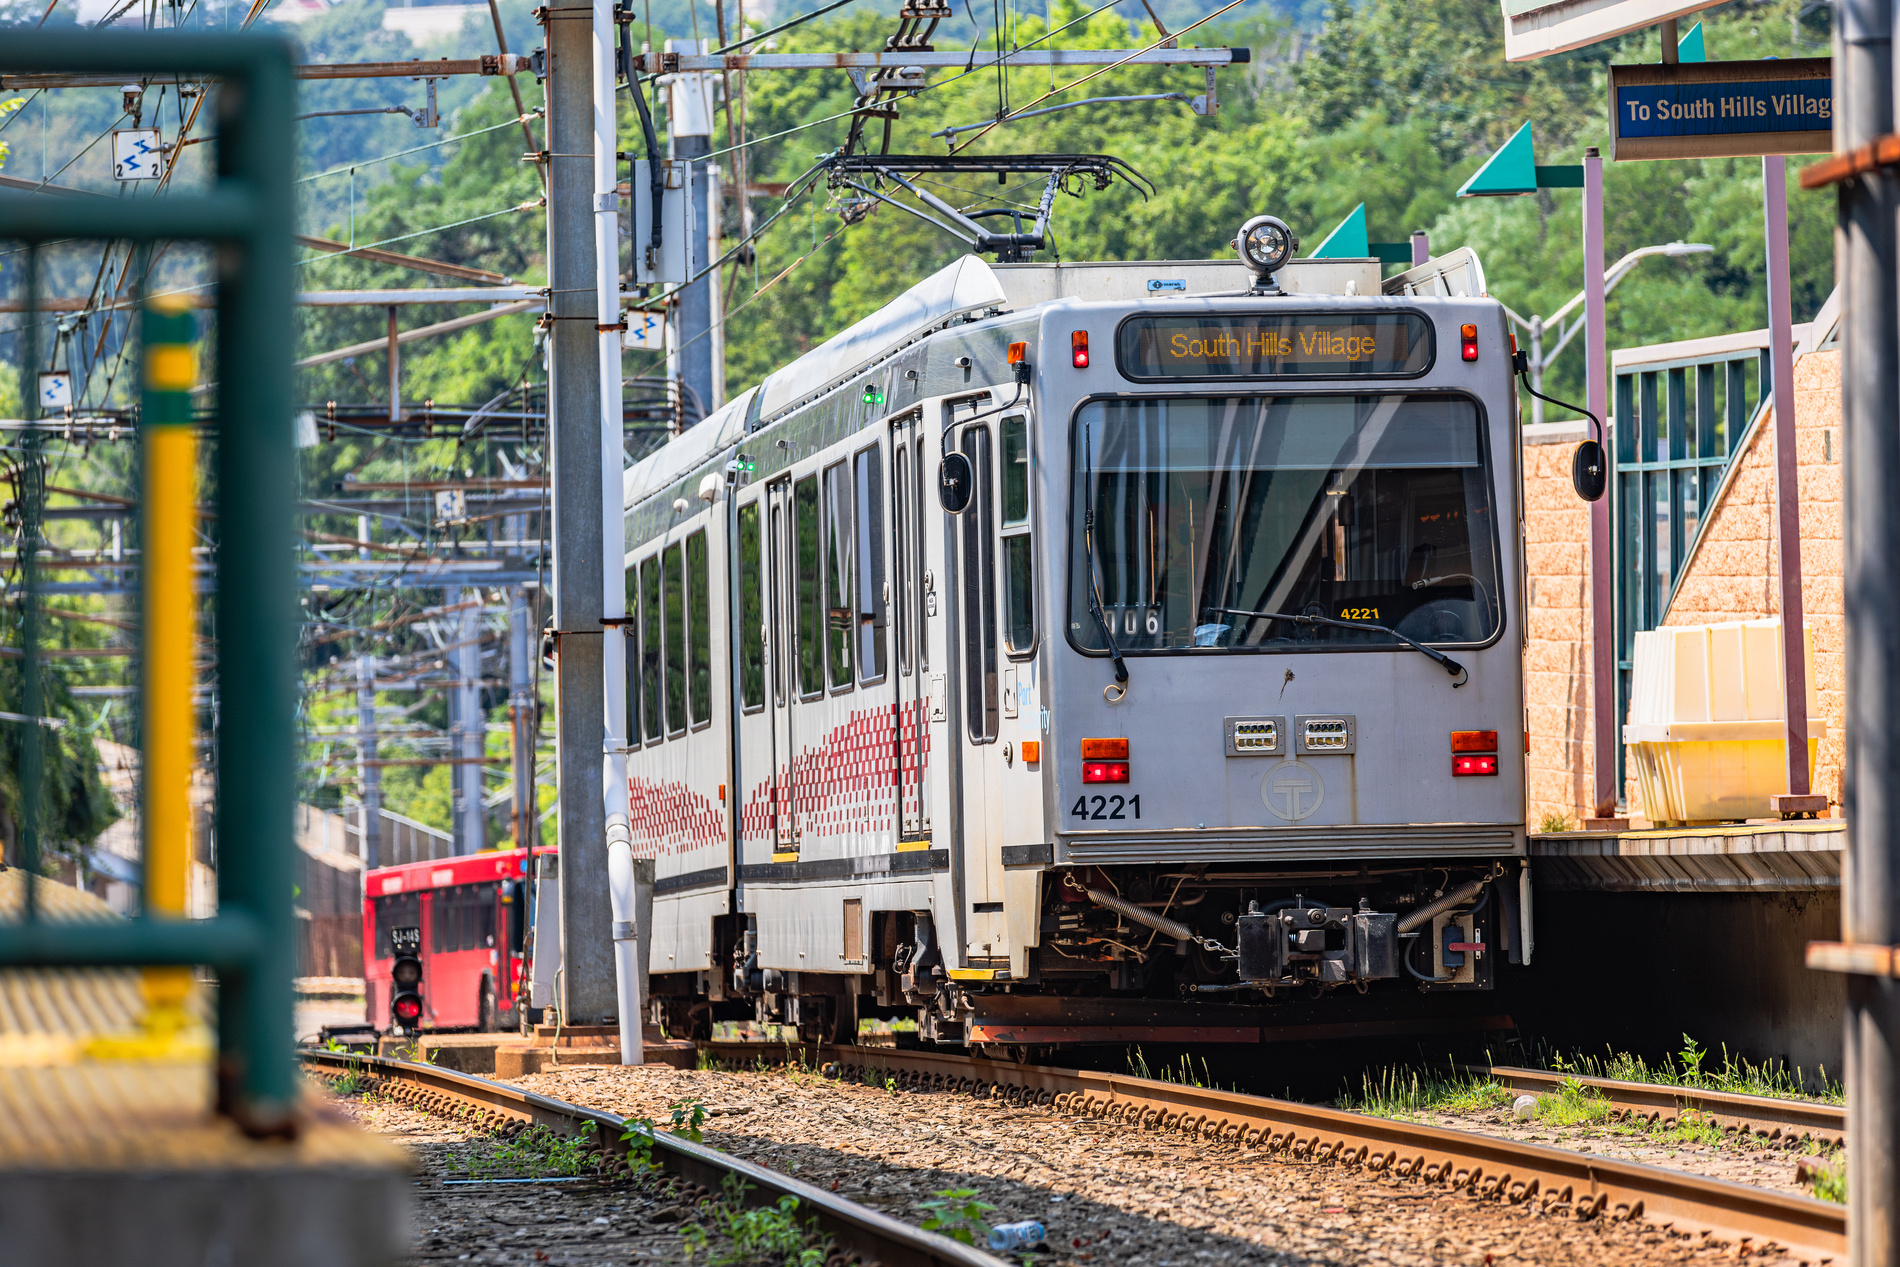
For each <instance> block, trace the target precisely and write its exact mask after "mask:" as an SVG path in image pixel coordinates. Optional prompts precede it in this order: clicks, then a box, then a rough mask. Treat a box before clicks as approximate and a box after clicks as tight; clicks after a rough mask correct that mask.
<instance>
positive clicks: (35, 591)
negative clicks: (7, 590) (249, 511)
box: [14, 244, 46, 923]
mask: <svg viewBox="0 0 1900 1267" xmlns="http://www.w3.org/2000/svg"><path fill="white" fill-rule="evenodd" d="M39 287H40V251H39V247H38V245H37V244H36V245H34V246H33V247H32V248H31V249H30V250H28V251H27V253H26V338H25V344H26V358H25V372H24V373H22V374H21V375H20V394H21V396H25V395H27V393H29V392H30V393H32V397H33V403H32V404H31V405H29V406H28V407H27V408H26V410H25V413H26V417H27V429H26V438H25V442H24V444H23V445H22V446H21V447H22V448H24V449H25V450H26V456H25V461H23V462H22V463H21V468H20V487H19V488H18V489H16V490H14V491H15V492H16V493H17V494H18V495H19V498H20V589H21V608H20V711H21V712H22V713H23V714H25V715H26V716H27V717H28V718H29V719H30V720H28V721H25V722H22V723H21V735H20V867H21V869H22V870H23V871H25V872H26V885H25V892H24V894H23V896H22V899H21V901H22V906H23V910H22V918H23V919H24V920H25V921H26V922H27V923H31V922H32V921H33V918H34V914H35V912H34V898H35V896H36V895H35V893H34V889H35V888H37V887H38V885H39V871H40V790H41V789H40V784H41V783H42V782H44V779H45V774H44V771H45V768H46V767H45V750H44V748H43V747H42V745H43V744H44V743H45V742H46V740H45V735H44V728H43V727H42V726H41V725H40V723H39V721H38V719H39V718H40V717H42V716H44V715H45V714H44V712H43V710H42V697H41V692H40V647H39V643H40V585H39V553H40V523H41V517H42V511H43V509H44V507H45V504H46V490H45V480H44V479H43V478H42V475H43V472H42V471H41V470H40V446H41V445H42V444H43V443H44V437H43V436H42V434H41V432H40V428H39V417H40V393H39V372H40V360H39V357H40V341H39V330H38V321H39V314H38V313H37V312H35V311H34V309H35V308H36V307H37V306H38V300H39Z"/></svg>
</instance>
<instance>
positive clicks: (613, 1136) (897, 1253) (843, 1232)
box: [298, 1051, 1007, 1267]
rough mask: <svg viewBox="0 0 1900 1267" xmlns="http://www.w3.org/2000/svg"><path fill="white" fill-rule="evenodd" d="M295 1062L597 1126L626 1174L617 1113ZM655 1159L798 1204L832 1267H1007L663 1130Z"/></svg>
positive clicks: (348, 1061) (331, 1063)
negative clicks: (826, 1242)
mask: <svg viewBox="0 0 1900 1267" xmlns="http://www.w3.org/2000/svg"><path fill="white" fill-rule="evenodd" d="M298 1055H299V1057H300V1058H301V1059H302V1060H303V1063H304V1064H305V1066H306V1067H308V1068H310V1069H312V1070H314V1071H316V1072H317V1073H318V1074H320V1075H331V1076H341V1075H343V1074H346V1073H351V1072H354V1073H356V1074H358V1075H359V1076H362V1077H364V1078H367V1079H369V1080H370V1081H371V1082H373V1083H375V1084H377V1085H378V1086H379V1087H380V1088H381V1089H383V1090H384V1091H385V1092H387V1093H388V1094H390V1095H391V1096H392V1097H393V1098H395V1099H397V1100H399V1101H402V1102H404V1103H407V1104H410V1105H412V1106H414V1107H418V1108H422V1109H428V1110H435V1111H449V1110H455V1109H460V1110H464V1111H466V1112H470V1113H472V1115H473V1116H474V1117H475V1119H476V1120H477V1121H478V1122H481V1123H483V1124H485V1125H488V1126H490V1127H495V1128H504V1129H505V1128H506V1126H507V1124H508V1123H511V1122H519V1123H522V1124H523V1125H525V1126H542V1127H546V1128H548V1129H549V1130H552V1131H555V1132H556V1133H558V1134H561V1135H577V1134H580V1133H582V1132H583V1131H584V1130H585V1128H586V1123H588V1122H592V1123H594V1126H595V1132H594V1137H595V1139H596V1140H597V1141H598V1143H599V1146H600V1148H601V1150H602V1152H603V1154H604V1155H603V1161H604V1162H605V1163H606V1164H607V1166H608V1167H609V1168H613V1167H614V1166H615V1163H616V1162H617V1161H618V1162H620V1163H622V1165H623V1167H624V1158H625V1154H626V1148H625V1146H624V1145H623V1144H621V1143H620V1142H619V1141H620V1136H621V1134H622V1131H623V1130H624V1128H625V1127H626V1125H627V1123H626V1119H624V1118H621V1117H618V1116H616V1115H614V1114H612V1113H607V1112H603V1111H601V1110H599V1109H589V1108H583V1107H581V1106H580V1105H578V1104H569V1103H567V1102H566V1101H564V1100H556V1099H554V1098H552V1097H551V1096H545V1095H538V1094H536V1093H535V1092H533V1091H527V1090H524V1089H523V1088H521V1087H515V1086H510V1085H508V1084H507V1083H503V1082H494V1081H491V1080H489V1079H487V1078H478V1077H475V1076H474V1075H472V1074H466V1073H457V1072H455V1071H454V1070H451V1069H439V1068H437V1067H436V1066H434V1065H423V1064H416V1063H413V1062H411V1061H406V1060H393V1059H390V1058H389V1057H386V1056H359V1055H352V1054H350V1053H348V1052H329V1051H300V1052H298ZM652 1156H653V1160H654V1161H656V1162H658V1163H659V1164H660V1166H661V1167H662V1168H663V1169H664V1170H666V1171H667V1172H668V1173H669V1174H672V1175H674V1176H677V1177H678V1179H679V1180H680V1182H681V1184H682V1185H683V1187H684V1189H685V1190H687V1191H689V1192H690V1191H691V1190H693V1189H695V1188H697V1189H699V1190H702V1191H703V1192H704V1193H706V1194H709V1195H710V1194H716V1193H718V1192H720V1191H721V1189H722V1185H723V1184H724V1182H725V1180H726V1179H727V1177H728V1176H732V1175H737V1176H739V1177H740V1178H741V1179H743V1180H744V1181H745V1182H746V1183H747V1184H748V1185H750V1187H749V1188H748V1190H747V1192H746V1199H747V1200H748V1201H749V1202H751V1203H753V1204H759V1205H765V1204H771V1203H773V1202H775V1201H777V1200H778V1199H779V1198H780V1197H783V1196H793V1197H797V1198H798V1201H799V1209H800V1210H801V1211H803V1212H804V1213H805V1214H807V1215H809V1216H811V1218H812V1219H813V1220H814V1221H815V1222H816V1224H817V1226H818V1229H819V1230H820V1231H821V1232H823V1233H825V1234H826V1235H828V1236H829V1237H830V1238H831V1241H832V1247H833V1253H832V1256H831V1258H829V1259H828V1260H827V1267H831V1265H833V1264H837V1265H841V1267H848V1265H849V1264H857V1267H900V1265H902V1267H909V1265H910V1264H922V1265H924V1267H1007V1264H1006V1263H1005V1262H1004V1261H1003V1260H1002V1259H999V1258H996V1257H993V1256H992V1255H990V1254H987V1253H984V1252H982V1251H980V1250H976V1249H972V1248H970V1247H969V1246H967V1245H964V1244H961V1243H959V1242H957V1241H953V1240H949V1239H948V1238H946V1237H942V1236H937V1235H935V1234H933V1233H930V1232H925V1231H923V1230H921V1229H919V1228H915V1227H912V1226H911V1225H910V1224H908V1223H905V1222H903V1221H902V1220H899V1219H894V1218H892V1217H890V1216H889V1215H887V1214H883V1213H880V1212H879V1211H877V1210H872V1209H868V1208H866V1207H864V1206H861V1205H858V1204H857V1203H856V1202H853V1201H847V1200H845V1199H844V1198H842V1197H840V1196H837V1195H835V1194H833V1193H830V1192H825V1191H823V1190H821V1189H819V1188H814V1187H813V1186H811V1185H810V1184H807V1183H800V1182H799V1181H798V1180H796V1179H793V1178H791V1177H790V1176H787V1175H782V1174H779V1173H778V1172H777V1171H772V1170H767V1169H765V1168H763V1167H761V1166H755V1165H753V1164H752V1163H750V1162H746V1161H741V1160H740V1159H739V1158H737V1157H732V1156H729V1155H728V1154H726V1153H722V1152H719V1151H718V1150H717V1149H713V1148H707V1147H705V1146H703V1145H700V1144H694V1143H692V1142H691V1141H690V1140H686V1139H682V1138H680V1137H678V1136H675V1135H669V1134H667V1133H666V1132H665V1131H656V1132H654V1134H653V1153H652Z"/></svg>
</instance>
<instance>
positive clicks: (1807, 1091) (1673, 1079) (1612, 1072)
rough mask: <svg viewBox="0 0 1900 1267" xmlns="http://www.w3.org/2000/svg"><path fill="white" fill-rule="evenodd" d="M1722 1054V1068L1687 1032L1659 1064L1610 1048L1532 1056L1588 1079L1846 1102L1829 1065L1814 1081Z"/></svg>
mask: <svg viewBox="0 0 1900 1267" xmlns="http://www.w3.org/2000/svg"><path fill="white" fill-rule="evenodd" d="M1721 1053H1722V1063H1721V1064H1719V1065H1718V1064H1716V1063H1714V1061H1713V1060H1712V1059H1711V1057H1712V1055H1713V1054H1714V1053H1712V1052H1711V1051H1710V1050H1709V1049H1708V1048H1706V1047H1703V1046H1701V1045H1700V1044H1699V1043H1697V1042H1696V1040H1695V1039H1693V1038H1691V1037H1690V1036H1689V1035H1687V1034H1684V1035H1683V1036H1682V1048H1681V1049H1680V1050H1679V1051H1676V1052H1673V1053H1671V1054H1669V1055H1667V1056H1664V1057H1663V1058H1662V1060H1661V1061H1659V1062H1657V1063H1655V1064H1651V1063H1649V1062H1648V1061H1646V1060H1644V1059H1643V1058H1642V1057H1641V1056H1632V1055H1630V1054H1629V1053H1627V1052H1614V1051H1610V1050H1609V1049H1607V1048H1606V1049H1605V1051H1604V1054H1603V1055H1602V1056H1594V1055H1589V1054H1587V1053H1573V1054H1571V1055H1568V1056H1566V1055H1564V1054H1562V1053H1560V1052H1540V1053H1538V1054H1537V1056H1536V1057H1534V1059H1535V1063H1534V1064H1533V1067H1534V1068H1536V1067H1541V1068H1544V1069H1550V1070H1553V1071H1555V1072H1558V1073H1572V1074H1579V1075H1582V1076H1584V1077H1589V1078H1611V1079H1614V1080H1616V1081H1618V1082H1647V1083H1652V1084H1655V1085H1658V1086H1668V1087H1693V1088H1697V1089H1699V1090H1704V1091H1726V1092H1732V1093H1734V1094H1738V1095H1765V1096H1774V1097H1776V1098H1779V1099H1784V1100H1818V1101H1820V1102H1822V1103H1825V1104H1845V1103H1846V1102H1847V1095H1846V1090H1845V1089H1844V1088H1843V1087H1842V1086H1841V1084H1840V1082H1838V1081H1837V1080H1835V1079H1833V1078H1830V1077H1829V1076H1828V1072H1827V1067H1826V1066H1822V1067H1821V1069H1820V1072H1819V1074H1818V1075H1816V1076H1812V1077H1811V1076H1809V1074H1808V1072H1807V1071H1806V1070H1805V1069H1803V1068H1802V1067H1801V1066H1799V1065H1796V1066H1795V1067H1794V1068H1793V1069H1790V1068H1789V1067H1788V1066H1787V1065H1786V1064H1785V1063H1783V1062H1781V1061H1778V1060H1770V1061H1763V1062H1761V1063H1759V1064H1757V1063H1756V1062H1754V1061H1751V1060H1741V1059H1737V1058H1736V1057H1734V1056H1732V1055H1730V1053H1729V1050H1728V1045H1727V1044H1726V1043H1724V1044H1722V1047H1721Z"/></svg>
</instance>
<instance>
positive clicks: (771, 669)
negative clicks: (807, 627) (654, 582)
mask: <svg viewBox="0 0 1900 1267" xmlns="http://www.w3.org/2000/svg"><path fill="white" fill-rule="evenodd" d="M791 490H792V485H791V481H790V480H779V481H776V482H775V483H773V484H771V485H769V486H767V488H766V490H765V517H766V521H765V556H766V611H767V617H766V622H765V623H766V629H767V635H766V653H767V654H766V658H767V661H768V664H767V676H768V677H769V678H770V679H771V680H770V683H769V686H770V695H771V700H770V706H769V708H768V709H767V711H768V712H769V713H770V714H771V718H772V753H771V794H770V801H769V802H768V813H767V817H768V819H769V822H770V832H771V837H772V858H773V861H775V862H777V861H796V860H797V857H798V821H797V809H798V807H797V805H796V803H795V801H794V798H793V792H792V773H793V770H792V767H793V765H794V764H795V761H794V757H795V755H796V749H795V748H794V747H793V734H792V721H793V714H794V713H795V711H796V710H795V709H794V708H793V706H792V701H793V700H794V699H796V698H797V696H798V663H797V661H798V643H797V631H796V623H795V621H794V613H793V610H792V609H793V603H794V602H795V601H796V599H795V596H796V594H797V592H798V584H797V582H798V577H797V575H796V554H797V551H796V549H795V548H794V535H793V534H794V531H795V526H794V524H793V522H792V496H791Z"/></svg>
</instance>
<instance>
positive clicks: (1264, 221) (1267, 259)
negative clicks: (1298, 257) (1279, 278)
mask: <svg viewBox="0 0 1900 1267" xmlns="http://www.w3.org/2000/svg"><path fill="white" fill-rule="evenodd" d="M1299 249H1300V239H1299V235H1298V234H1296V233H1294V232H1293V230H1292V229H1291V228H1289V227H1288V225H1287V222H1286V221H1284V220H1282V219H1280V218H1278V217H1277V216H1255V217H1254V218H1253V219H1251V220H1249V221H1247V223H1245V224H1243V225H1241V226H1240V232H1239V233H1238V234H1237V235H1235V237H1234V250H1236V251H1238V252H1239V253H1240V262H1241V263H1243V264H1245V265H1246V266H1247V267H1248V268H1251V269H1252V270H1253V271H1254V272H1256V273H1258V274H1259V275H1260V276H1261V278H1262V279H1265V278H1266V277H1267V276H1269V275H1270V274H1273V273H1277V272H1279V271H1280V270H1281V269H1283V268H1285V267H1286V264H1287V261H1288V260H1290V259H1292V258H1293V252H1295V251H1297V250H1299Z"/></svg>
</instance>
